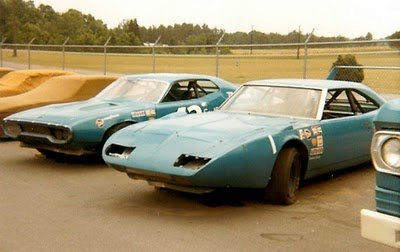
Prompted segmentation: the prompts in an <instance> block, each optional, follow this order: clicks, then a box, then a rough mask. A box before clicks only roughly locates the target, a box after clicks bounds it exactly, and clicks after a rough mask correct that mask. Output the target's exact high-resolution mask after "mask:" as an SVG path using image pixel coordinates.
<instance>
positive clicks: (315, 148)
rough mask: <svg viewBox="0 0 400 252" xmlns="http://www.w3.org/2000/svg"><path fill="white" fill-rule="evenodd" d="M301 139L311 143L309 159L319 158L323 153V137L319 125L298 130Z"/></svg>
mask: <svg viewBox="0 0 400 252" xmlns="http://www.w3.org/2000/svg"><path fill="white" fill-rule="evenodd" d="M299 137H300V139H301V140H308V141H310V143H311V149H310V159H316V158H319V156H320V155H322V154H323V153H324V138H323V136H322V127H321V125H315V126H312V127H311V128H305V129H300V130H299Z"/></svg>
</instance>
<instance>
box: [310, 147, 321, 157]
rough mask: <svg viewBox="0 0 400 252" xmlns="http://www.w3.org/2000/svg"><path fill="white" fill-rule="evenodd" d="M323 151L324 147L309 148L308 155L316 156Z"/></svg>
mask: <svg viewBox="0 0 400 252" xmlns="http://www.w3.org/2000/svg"><path fill="white" fill-rule="evenodd" d="M323 153H324V147H316V148H311V150H310V156H318V155H322V154H323Z"/></svg>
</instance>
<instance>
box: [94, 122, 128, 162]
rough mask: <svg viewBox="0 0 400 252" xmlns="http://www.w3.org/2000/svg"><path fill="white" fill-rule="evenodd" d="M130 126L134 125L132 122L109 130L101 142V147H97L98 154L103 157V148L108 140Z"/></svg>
mask: <svg viewBox="0 0 400 252" xmlns="http://www.w3.org/2000/svg"><path fill="white" fill-rule="evenodd" d="M129 125H132V123H130V122H124V123H120V124H117V125H114V126H113V127H111V128H110V129H108V130H107V131H106V133H105V134H104V137H103V140H102V141H101V143H100V144H99V146H98V147H97V153H99V154H100V156H101V152H102V150H103V146H104V144H105V143H106V141H107V139H108V138H110V136H112V135H113V134H114V133H115V132H117V131H118V130H120V129H123V128H125V127H127V126H129Z"/></svg>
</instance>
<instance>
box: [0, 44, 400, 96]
mask: <svg viewBox="0 0 400 252" xmlns="http://www.w3.org/2000/svg"><path fill="white" fill-rule="evenodd" d="M361 49H363V50H361ZM361 49H357V50H356V49H354V50H355V52H356V53H359V54H357V55H356V58H357V60H358V62H359V63H360V64H362V65H365V66H400V54H399V52H395V51H393V52H390V53H385V52H383V50H382V49H380V50H378V51H376V52H375V53H373V54H369V53H365V50H367V49H368V48H361ZM338 50H339V49H336V51H335V50H333V49H326V50H324V49H310V51H309V53H310V54H309V55H311V56H309V57H308V61H307V66H308V67H307V78H315V79H321V78H325V77H326V76H327V74H328V71H329V69H330V67H331V66H332V63H333V62H334V61H335V60H336V58H337V55H338V54H340V53H341V51H343V50H341V51H340V52H339V51H338ZM253 52H254V53H257V55H254V54H253V55H251V56H250V55H248V50H247V51H245V50H242V51H240V50H238V51H234V52H233V54H232V55H221V56H220V57H219V76H220V77H222V78H224V79H227V80H229V81H232V82H235V83H243V82H245V81H248V80H254V79H269V78H303V67H304V60H303V59H302V58H300V59H296V57H295V53H294V52H293V50H292V52H290V53H287V52H286V53H285V52H283V51H282V49H276V50H275V51H274V50H271V49H269V50H268V52H265V50H264V51H259V50H258V51H253ZM262 52H264V53H262ZM335 52H337V54H336V53H335ZM345 52H346V53H351V52H348V51H346V50H345ZM267 53H269V54H271V55H267ZM317 54H319V55H321V56H318V55H317ZM11 55H12V51H11V50H3V60H4V61H10V62H15V63H21V64H27V62H28V54H27V51H25V50H19V51H18V57H15V58H14V57H12V56H11ZM155 62H156V66H155V70H156V72H185V73H201V74H209V75H215V74H216V58H215V55H210V56H203V55H200V56H196V55H194V56H187V55H156V60H155ZM31 64H35V65H42V66H52V67H58V68H61V67H62V54H61V53H60V52H43V51H31ZM65 67H66V69H67V70H68V69H86V70H91V71H97V72H99V73H103V69H104V55H103V54H101V53H100V54H84V55H83V54H78V53H66V54H65ZM152 71H153V58H152V55H117V54H110V55H108V56H107V72H108V73H119V74H132V73H144V72H152ZM364 73H365V79H364V81H363V82H364V83H366V84H367V85H369V86H371V87H372V88H374V89H376V90H377V91H378V92H384V93H400V71H387V70H365V72H364Z"/></svg>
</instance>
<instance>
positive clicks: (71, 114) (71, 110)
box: [6, 99, 154, 124]
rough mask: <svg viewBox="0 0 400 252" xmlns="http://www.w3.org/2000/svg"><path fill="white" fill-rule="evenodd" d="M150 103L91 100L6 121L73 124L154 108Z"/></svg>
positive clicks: (15, 115)
mask: <svg viewBox="0 0 400 252" xmlns="http://www.w3.org/2000/svg"><path fill="white" fill-rule="evenodd" d="M153 106H154V105H153V104H150V103H141V102H140V103H139V102H135V101H111V100H98V99H90V100H87V101H83V102H72V103H64V104H54V105H48V106H43V107H40V108H35V109H30V110H26V111H23V112H19V113H16V114H13V115H11V116H9V117H7V118H6V120H8V119H11V120H23V121H35V122H44V123H57V124H71V123H73V122H77V121H81V120H86V119H92V118H102V117H107V116H111V115H117V114H120V113H130V112H133V111H137V110H143V109H146V108H150V107H153Z"/></svg>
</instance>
